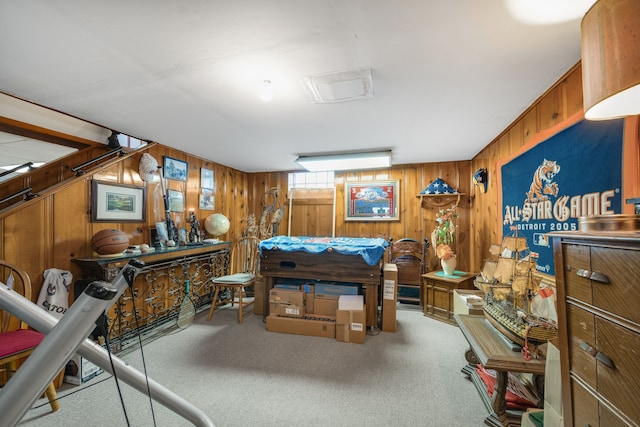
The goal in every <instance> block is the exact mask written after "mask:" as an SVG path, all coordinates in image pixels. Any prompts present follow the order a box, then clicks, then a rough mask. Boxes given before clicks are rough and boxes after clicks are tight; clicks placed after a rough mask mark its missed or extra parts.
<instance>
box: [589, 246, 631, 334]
mask: <svg viewBox="0 0 640 427" xmlns="http://www.w3.org/2000/svg"><path fill="white" fill-rule="evenodd" d="M591 269H592V271H594V272H598V273H601V274H603V275H604V276H606V277H607V278H608V280H609V283H608V284H607V283H602V282H598V281H595V280H592V281H591V283H592V286H593V304H594V305H595V306H598V307H600V308H602V309H604V310H607V311H609V312H611V313H614V314H617V315H619V316H621V317H623V318H625V319H629V320H631V321H632V322H635V323H637V324H638V325H640V310H639V309H638V301H640V283H639V281H638V271H640V251H634V250H628V249H609V248H602V247H592V248H591Z"/></svg>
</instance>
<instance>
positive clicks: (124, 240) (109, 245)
mask: <svg viewBox="0 0 640 427" xmlns="http://www.w3.org/2000/svg"><path fill="white" fill-rule="evenodd" d="M91 247H92V248H93V250H94V251H96V252H97V253H99V254H100V255H114V254H119V253H121V252H123V251H124V250H125V249H127V248H128V247H129V236H127V235H126V234H125V233H124V232H123V231H120V230H116V229H115V228H107V229H105V230H100V231H98V232H97V233H96V234H94V235H93V237H92V238H91Z"/></svg>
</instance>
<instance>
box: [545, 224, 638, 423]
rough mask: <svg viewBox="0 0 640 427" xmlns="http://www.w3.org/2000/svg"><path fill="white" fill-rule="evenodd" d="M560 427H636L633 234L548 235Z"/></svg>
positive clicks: (635, 243) (635, 247) (635, 248)
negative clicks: (555, 301)
mask: <svg viewBox="0 0 640 427" xmlns="http://www.w3.org/2000/svg"><path fill="white" fill-rule="evenodd" d="M551 236H552V237H553V250H554V261H555V274H556V285H557V291H558V292H557V297H558V322H559V328H560V331H559V335H560V354H561V370H562V395H563V396H562V401H563V403H564V408H563V410H564V418H565V425H566V426H586V425H589V426H591V427H596V426H602V427H612V426H638V425H640V404H639V403H638V402H640V398H639V397H638V393H639V391H640V233H638V232H627V233H620V232H616V233H605V232H589V233H587V232H567V233H552V234H551Z"/></svg>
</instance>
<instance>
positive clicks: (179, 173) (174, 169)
mask: <svg viewBox="0 0 640 427" xmlns="http://www.w3.org/2000/svg"><path fill="white" fill-rule="evenodd" d="M163 173H164V177H165V178H166V179H173V180H176V181H185V182H186V181H187V176H188V175H189V164H188V163H187V162H183V161H182V160H178V159H174V158H172V157H167V156H164V165H163Z"/></svg>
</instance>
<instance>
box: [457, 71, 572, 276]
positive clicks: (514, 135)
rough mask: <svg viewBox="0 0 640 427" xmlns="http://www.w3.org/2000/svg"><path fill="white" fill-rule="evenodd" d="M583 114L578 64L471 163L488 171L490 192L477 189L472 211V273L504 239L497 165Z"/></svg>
mask: <svg viewBox="0 0 640 427" xmlns="http://www.w3.org/2000/svg"><path fill="white" fill-rule="evenodd" d="M581 111H582V69H581V67H580V64H579V63H578V64H576V65H575V66H574V67H573V68H572V69H570V70H569V71H568V72H567V73H566V74H565V75H564V76H563V77H562V78H561V79H560V80H558V82H556V83H555V84H554V85H553V86H552V87H551V88H550V89H549V90H548V91H547V92H546V93H544V94H543V95H542V96H541V97H540V98H538V100H537V101H536V102H535V103H533V104H532V105H531V106H530V107H529V108H528V109H527V110H526V111H524V112H523V113H522V115H521V116H520V117H519V118H518V119H516V121H514V122H513V123H512V124H511V126H509V127H508V128H507V129H505V130H504V132H502V134H500V135H498V136H497V137H496V138H495V139H494V140H493V141H491V143H490V144H489V145H487V147H485V149H484V150H482V151H481V152H480V153H478V154H477V155H476V156H475V157H474V158H473V159H472V160H471V170H472V171H476V170H478V169H479V168H486V169H487V171H488V172H489V178H488V184H489V185H488V188H487V192H486V193H482V192H480V191H477V190H476V198H475V200H474V204H473V206H472V208H471V212H470V216H471V222H470V230H469V233H470V235H471V241H472V242H473V245H472V248H471V252H470V254H469V256H470V264H471V269H472V270H473V271H479V269H480V268H481V265H482V263H483V261H484V259H485V257H486V254H487V252H488V249H489V246H490V245H491V243H495V242H499V241H500V240H501V239H502V227H501V224H499V223H498V221H499V219H500V218H501V211H500V210H501V207H499V206H498V196H499V192H500V188H499V187H498V182H496V179H495V178H496V164H497V162H498V161H499V160H501V159H504V158H507V157H509V156H510V155H512V154H513V153H515V152H516V151H518V150H519V149H520V148H522V147H523V146H524V145H525V144H526V143H527V142H528V141H529V140H531V138H533V137H534V136H535V135H536V134H537V133H538V132H541V131H544V130H546V129H549V128H551V127H553V126H555V125H557V124H559V123H561V122H563V121H564V120H566V119H568V118H569V117H571V116H573V115H574V114H576V113H579V112H581Z"/></svg>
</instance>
